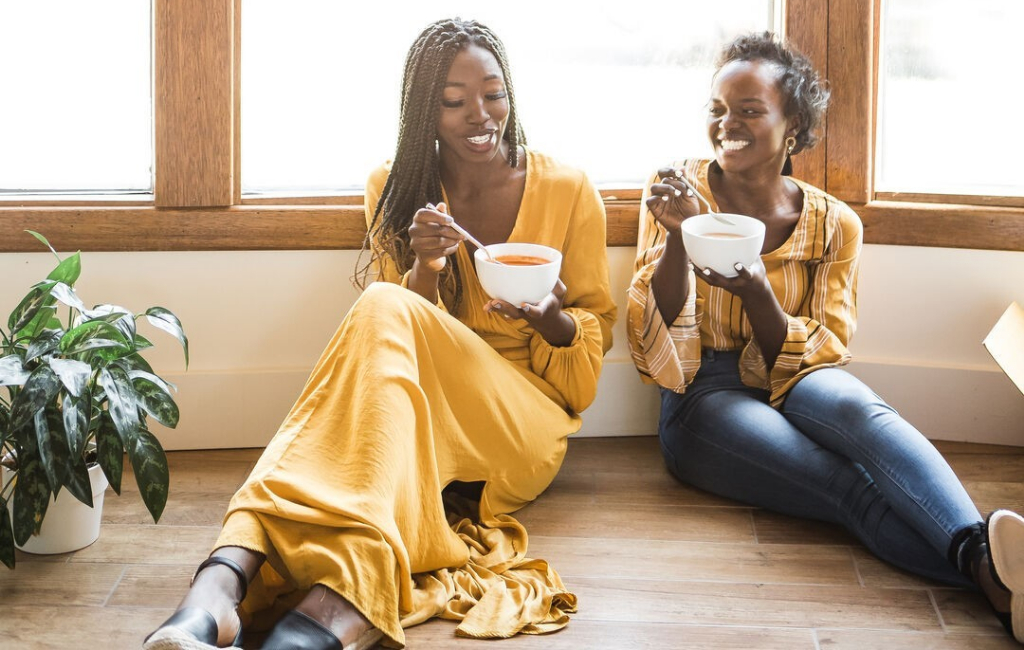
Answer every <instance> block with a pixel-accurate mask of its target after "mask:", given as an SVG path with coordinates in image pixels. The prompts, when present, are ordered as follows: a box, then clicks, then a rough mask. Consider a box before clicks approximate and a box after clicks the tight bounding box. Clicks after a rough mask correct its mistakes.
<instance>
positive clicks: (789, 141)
mask: <svg viewBox="0 0 1024 650" xmlns="http://www.w3.org/2000/svg"><path fill="white" fill-rule="evenodd" d="M794 149H796V138H794V137H793V136H789V137H788V138H786V155H787V156H789V155H792V154H793V150H794Z"/></svg>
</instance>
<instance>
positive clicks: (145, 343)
mask: <svg viewBox="0 0 1024 650" xmlns="http://www.w3.org/2000/svg"><path fill="white" fill-rule="evenodd" d="M151 347H153V342H152V341H150V340H149V339H147V338H146V337H145V336H143V335H141V334H139V333H138V332H136V333H135V349H136V350H145V349H147V348H151Z"/></svg>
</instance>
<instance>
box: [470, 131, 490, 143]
mask: <svg viewBox="0 0 1024 650" xmlns="http://www.w3.org/2000/svg"><path fill="white" fill-rule="evenodd" d="M466 139H467V140H469V141H470V142H471V143H472V144H486V143H488V142H490V140H491V134H490V133H487V134H484V135H477V136H474V137H472V138H466Z"/></svg>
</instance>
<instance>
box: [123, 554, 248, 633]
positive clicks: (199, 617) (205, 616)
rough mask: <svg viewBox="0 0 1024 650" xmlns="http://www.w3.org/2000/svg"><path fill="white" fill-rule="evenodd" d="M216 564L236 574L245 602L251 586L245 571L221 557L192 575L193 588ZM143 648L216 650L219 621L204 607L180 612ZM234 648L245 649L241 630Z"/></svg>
mask: <svg viewBox="0 0 1024 650" xmlns="http://www.w3.org/2000/svg"><path fill="white" fill-rule="evenodd" d="M215 564H219V565H221V566H226V567H227V568H229V569H231V570H232V571H234V572H235V575H236V576H238V583H239V584H240V585H241V587H242V597H241V598H240V600H245V594H246V591H247V590H248V587H249V584H248V583H249V581H248V579H247V576H246V575H245V571H244V570H243V569H242V567H240V566H239V565H238V563H237V562H235V561H234V560H231V559H228V558H226V557H221V556H219V555H211V556H210V557H208V558H206V559H205V560H203V562H202V563H201V564H200V565H199V567H198V568H197V569H196V572H195V573H193V574H192V580H191V581H190V582H189V586H191V585H192V583H193V582H195V580H196V576H197V575H199V572H200V571H202V570H203V569H205V568H207V567H210V566H213V565H215ZM142 647H143V650H212V649H214V648H218V647H219V646H217V620H216V619H215V618H213V614H211V613H210V612H208V611H206V610H205V609H202V608H200V607H185V608H184V609H179V610H178V611H176V612H174V614H173V615H171V617H170V618H169V619H167V620H166V621H164V623H163V625H161V626H160V627H158V628H157V629H156V631H155V632H153V633H152V634H150V635H149V636H148V637H146V640H145V641H144V642H143V646H142ZM231 647H233V648H241V647H242V629H241V628H239V629H238V634H236V635H235V639H234V641H232V643H231Z"/></svg>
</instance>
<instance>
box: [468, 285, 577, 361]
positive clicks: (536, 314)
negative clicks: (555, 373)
mask: <svg viewBox="0 0 1024 650" xmlns="http://www.w3.org/2000/svg"><path fill="white" fill-rule="evenodd" d="M564 299H565V284H564V283H563V282H562V281H561V280H559V281H558V283H557V284H555V287H554V289H552V290H551V293H549V294H548V295H547V297H545V298H544V299H543V300H541V301H540V302H538V303H535V304H531V303H523V304H522V305H520V306H519V307H516V306H515V305H513V304H511V303H507V302H505V301H504V300H489V301H488V302H487V304H486V305H484V311H488V312H494V313H497V314H500V315H501V316H503V317H504V318H505V319H506V320H514V319H517V318H521V319H523V320H525V321H526V322H527V323H529V324H530V325H531V326H532V327H533V329H535V330H537V332H538V333H539V334H540V335H541V336H543V337H544V340H545V341H547V342H548V343H550V344H551V345H554V346H556V347H564V346H566V345H569V344H570V343H572V340H573V339H574V338H575V337H576V321H574V320H573V319H572V318H571V317H570V316H569V315H568V314H566V313H565V312H564V311H562V301H563V300H564Z"/></svg>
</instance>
